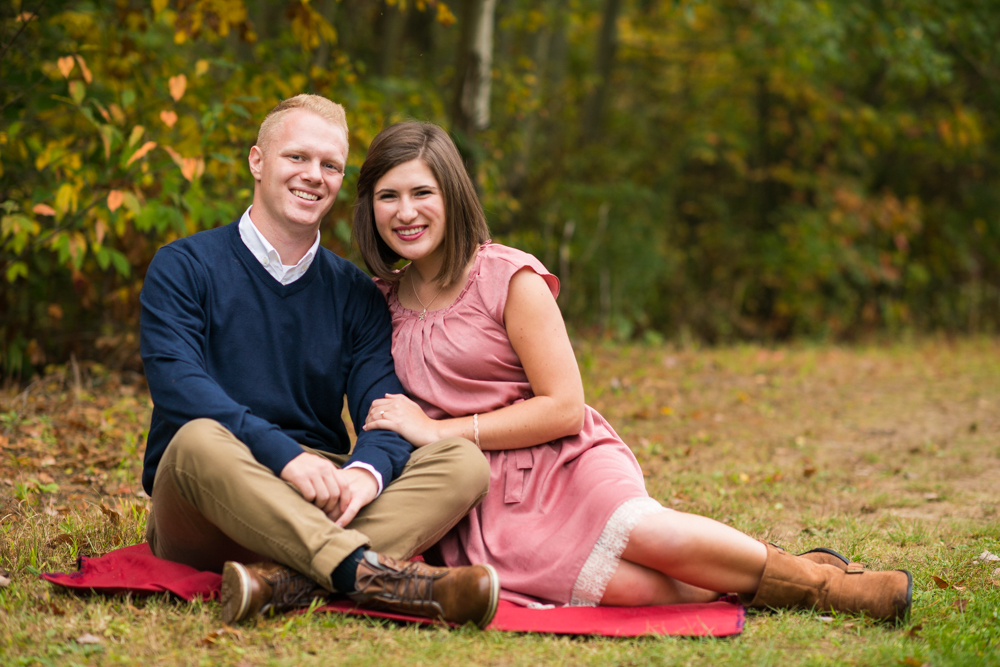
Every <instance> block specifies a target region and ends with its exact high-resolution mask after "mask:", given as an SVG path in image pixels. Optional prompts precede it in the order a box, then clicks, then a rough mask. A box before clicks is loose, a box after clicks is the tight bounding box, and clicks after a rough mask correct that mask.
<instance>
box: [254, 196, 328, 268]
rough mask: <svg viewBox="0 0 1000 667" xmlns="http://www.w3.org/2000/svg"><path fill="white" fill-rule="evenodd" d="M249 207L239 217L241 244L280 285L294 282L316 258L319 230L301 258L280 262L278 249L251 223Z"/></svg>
mask: <svg viewBox="0 0 1000 667" xmlns="http://www.w3.org/2000/svg"><path fill="white" fill-rule="evenodd" d="M251 208H253V206H248V207H247V210H246V211H244V212H243V215H242V217H240V224H239V229H240V238H241V239H243V244H244V245H245V246H246V247H247V249H248V250H249V251H250V252H251V253H252V254H253V256H254V257H256V258H257V261H258V262H260V264H261V266H263V267H264V269H265V270H266V271H267V272H268V273H269V274H271V276H272V277H273V278H274V279H275V280H277V281H278V282H279V283H281V284H282V285H288V284H290V283H294V282H295V281H296V280H298V279H299V278H301V277H302V276H303V275H305V272H306V271H308V270H309V266H310V265H311V264H312V262H313V259H315V258H316V253H317V252H318V251H319V232H318V231H317V232H316V240H315V241H313V244H312V247H311V248H309V251H308V252H306V254H305V255H303V256H302V259H300V260H299V262H298V263H297V264H296V265H295V266H287V265H285V264H282V263H281V256H280V255H279V254H278V251H277V250H275V249H274V246H273V245H271V243H270V241H268V240H267V239H266V238H264V235H263V234H261V233H260V230H259V229H257V225H255V224H253V220H251V219H250V209H251Z"/></svg>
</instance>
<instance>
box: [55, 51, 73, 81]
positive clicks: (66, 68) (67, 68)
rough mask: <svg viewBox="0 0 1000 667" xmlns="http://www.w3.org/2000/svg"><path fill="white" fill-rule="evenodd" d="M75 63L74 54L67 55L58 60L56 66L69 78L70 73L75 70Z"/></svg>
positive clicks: (64, 76)
mask: <svg viewBox="0 0 1000 667" xmlns="http://www.w3.org/2000/svg"><path fill="white" fill-rule="evenodd" d="M75 65H76V63H75V62H74V60H73V56H66V57H65V58H60V59H59V60H57V61H56V67H58V68H59V73H60V74H62V75H63V78H64V79H68V78H69V73H70V72H72V71H73V67H74V66H75Z"/></svg>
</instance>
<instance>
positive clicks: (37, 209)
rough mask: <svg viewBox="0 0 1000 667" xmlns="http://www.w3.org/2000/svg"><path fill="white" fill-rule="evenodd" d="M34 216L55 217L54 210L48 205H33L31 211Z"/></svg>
mask: <svg viewBox="0 0 1000 667" xmlns="http://www.w3.org/2000/svg"><path fill="white" fill-rule="evenodd" d="M31 210H32V211H33V212H34V213H35V214H36V215H55V214H56V210H55V209H54V208H52V207H51V206H49V205H48V204H35V205H34V207H33V208H32V209H31Z"/></svg>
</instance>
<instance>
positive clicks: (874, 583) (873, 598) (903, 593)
mask: <svg viewBox="0 0 1000 667" xmlns="http://www.w3.org/2000/svg"><path fill="white" fill-rule="evenodd" d="M766 546H767V562H766V563H765V565H764V574H763V576H762V577H761V580H760V586H758V588H757V592H756V593H755V594H741V595H740V600H741V601H742V602H743V603H744V604H746V605H747V606H749V607H772V608H777V607H784V608H791V609H817V610H819V611H836V612H842V613H848V614H860V613H863V614H866V615H868V616H870V617H872V618H875V619H877V620H880V621H895V620H898V619H901V618H903V617H905V616H906V614H907V613H908V612H909V610H910V604H911V603H912V601H913V577H912V576H911V575H910V573H909V572H907V571H906V570H893V571H889V572H873V571H871V570H866V569H864V566H862V565H861V564H860V563H851V564H850V565H849V566H848V568H847V569H846V570H842V569H840V568H838V567H835V566H833V565H820V564H817V563H814V562H812V561H810V560H808V559H806V558H802V557H799V556H793V555H792V554H790V553H788V552H787V551H785V550H783V549H780V548H778V547H775V546H774V545H772V544H768V545H766Z"/></svg>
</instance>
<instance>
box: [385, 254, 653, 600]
mask: <svg viewBox="0 0 1000 667" xmlns="http://www.w3.org/2000/svg"><path fill="white" fill-rule="evenodd" d="M525 267H527V268H529V269H531V270H532V271H535V272H536V273H538V274H539V275H540V276H542V277H543V278H544V279H545V282H546V283H547V284H548V286H549V289H550V290H552V294H553V296H555V295H557V294H558V291H559V281H558V279H557V278H556V277H555V276H553V275H552V274H550V273H549V272H548V271H547V270H546V269H545V267H544V266H543V265H542V263H541V262H539V261H538V260H537V259H535V258H534V257H533V256H531V255H529V254H527V253H524V252H521V251H520V250H516V249H514V248H509V247H506V246H502V245H497V244H493V243H486V244H484V245H482V246H481V247H480V248H479V252H478V254H477V256H476V259H475V263H474V264H473V267H472V270H471V271H470V273H469V279H468V282H467V283H466V286H465V288H464V289H463V290H462V293H461V294H460V295H459V297H458V298H457V299H456V300H455V301H454V303H452V304H451V305H449V306H448V307H447V308H443V309H441V310H436V311H430V312H428V313H427V315H426V317H425V319H423V320H421V319H419V317H418V315H419V313H418V312H416V311H413V310H410V309H408V308H404V307H403V306H402V305H401V304H400V303H399V300H398V298H397V294H396V290H397V288H398V283H396V284H389V283H386V282H384V281H381V280H376V283H378V286H379V289H381V290H382V292H383V294H384V295H385V296H386V300H387V301H388V304H389V310H390V312H391V314H392V356H393V359H394V360H395V363H396V373H397V375H398V376H399V379H400V381H401V382H402V383H403V386H404V387H405V388H406V390H407V392H408V393H409V395H410V397H411V398H413V399H414V400H415V401H416V402H417V403H418V404H419V405H420V407H421V408H423V410H424V412H425V413H427V415H428V416H430V417H432V418H434V419H440V418H447V417H462V416H468V415H471V414H473V413H480V414H482V413H486V412H490V411H493V410H497V409H499V408H502V407H505V406H508V405H511V404H513V403H516V402H518V401H522V400H525V399H527V398H530V397H531V396H532V392H531V385H530V384H529V383H528V379H527V377H526V376H525V373H524V369H523V368H522V367H521V362H520V360H519V359H518V357H517V354H515V352H514V350H513V348H511V345H510V342H509V340H508V338H507V331H506V329H505V327H504V321H503V313H504V305H505V304H506V302H507V291H508V287H509V285H510V280H511V278H512V277H513V275H514V274H515V273H516V272H517V271H519V270H521V269H522V268H525ZM483 454H484V455H485V456H486V458H487V459H489V463H490V490H489V493H488V494H487V496H486V498H485V499H484V500H483V502H482V503H481V504H480V505H479V506H478V507H476V508H475V509H473V510H472V512H470V513H469V515H468V516H467V517H466V518H465V519H463V520H462V521H461V522H460V523H459V524H458V525H457V526H456V527H455V528H453V529H452V530H451V531H450V532H449V533H448V534H447V535H445V537H444V538H442V540H441V541H440V542H439V543H438V545H437V554H436V556H439V557H440V559H441V560H443V561H444V563H445V564H446V565H449V566H457V565H469V564H472V563H489V564H491V565H493V566H494V567H495V568H496V569H497V572H498V574H499V575H500V582H501V585H502V587H503V589H504V597H506V598H507V599H512V600H515V601H520V602H522V603H526V602H538V601H544V602H549V603H558V604H570V603H572V604H596V603H597V602H599V601H600V598H601V595H603V592H604V587H605V586H606V585H607V582H608V580H610V578H611V575H612V574H614V569H615V567H617V562H618V561H617V559H618V557H620V556H621V552H622V550H623V549H624V547H625V543H626V542H627V539H628V532H629V531H631V528H632V527H634V525H635V522H636V521H637V519H635V518H634V516H633V518H632V519H626V520H625V522H624V524H623V523H622V521H620V520H619V521H617V522H615V525H610V524H609V519H610V518H612V515H613V514H616V510H618V509H619V508H620V507H621V506H622V505H623V503H626V501H629V500H630V499H645V501H640V503H639V505H641V506H644V507H648V504H649V503H652V505H653V506H654V507H656V508H658V507H659V506H658V505H657V504H656V503H655V501H652V500H650V499H649V498H648V496H647V494H646V489H645V485H644V483H643V478H642V471H641V470H640V469H639V464H638V462H637V461H636V460H635V456H633V454H632V452H631V451H630V450H629V448H628V447H627V446H626V445H625V443H623V442H622V440H621V439H620V438H619V437H618V435H617V434H616V433H615V431H614V429H612V428H611V426H610V424H608V422H606V421H605V420H604V418H603V417H601V415H600V414H599V413H598V412H597V411H596V410H594V409H593V408H591V407H589V406H587V408H586V418H585V423H584V426H583V430H582V431H580V433H579V434H578V435H576V436H573V437H568V438H562V439H561V440H557V441H554V442H548V443H545V444H541V445H537V446H534V447H528V448H525V449H513V450H506V451H504V450H501V451H484V452H483ZM630 505H632V506H634V505H636V503H631V504H630ZM646 511H651V510H649V509H647V510H646ZM642 513H643V514H644V513H645V512H642ZM618 514H621V512H618ZM626 514H632V515H634V514H635V513H634V512H631V513H626ZM623 531H624V535H622V534H621V533H622V532H623ZM602 545H603V546H602ZM616 552H617V553H616ZM585 564H589V565H588V567H587V568H585V567H584V566H585ZM581 577H582V579H581ZM595 597H596V599H595Z"/></svg>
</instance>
